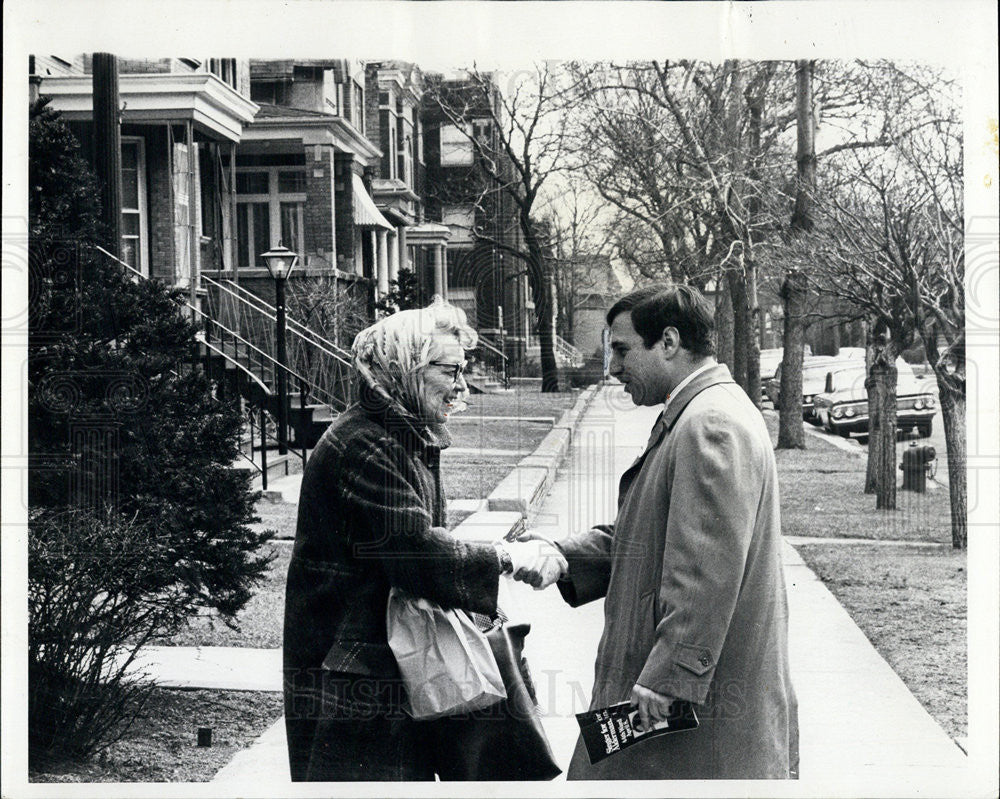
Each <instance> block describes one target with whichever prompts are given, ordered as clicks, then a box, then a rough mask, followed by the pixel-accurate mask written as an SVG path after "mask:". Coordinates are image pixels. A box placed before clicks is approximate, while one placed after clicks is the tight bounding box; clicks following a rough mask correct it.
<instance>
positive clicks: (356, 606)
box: [284, 301, 552, 781]
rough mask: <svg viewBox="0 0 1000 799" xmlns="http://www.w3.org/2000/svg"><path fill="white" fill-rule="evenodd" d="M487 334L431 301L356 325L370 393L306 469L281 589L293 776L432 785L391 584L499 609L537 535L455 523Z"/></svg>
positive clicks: (486, 612)
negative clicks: (452, 454) (408, 708)
mask: <svg viewBox="0 0 1000 799" xmlns="http://www.w3.org/2000/svg"><path fill="white" fill-rule="evenodd" d="M475 343H476V333H475V331H473V330H472V329H471V328H470V327H468V325H467V324H466V322H465V315H464V313H462V311H461V310H460V309H457V308H455V307H453V306H450V305H447V304H446V303H443V302H440V301H438V302H436V303H435V304H433V305H432V306H431V307H429V308H425V309H422V310H411V311H401V312H399V313H396V314H393V315H392V316H389V317H386V318H385V319H382V320H381V321H379V322H377V323H376V324H374V325H372V326H371V327H369V328H367V329H365V330H363V331H361V333H359V334H358V336H357V338H356V339H355V341H354V347H353V361H354V364H353V365H354V368H355V370H356V372H357V376H358V379H359V395H360V399H359V401H358V403H357V404H355V405H354V406H352V407H351V408H349V409H348V410H347V411H345V412H344V413H343V414H342V415H341V416H340V417H339V418H338V419H337V420H336V421H335V422H334V423H333V424H332V425H331V426H330V428H329V429H328V430H327V431H326V433H325V434H324V436H323V438H322V439H321V440H320V442H319V443H318V444H317V446H316V448H315V450H314V451H313V453H312V456H311V457H310V459H309V462H308V464H307V465H306V470H305V474H304V475H303V480H302V490H301V495H300V500H299V503H300V504H299V516H298V527H297V529H296V533H295V547H294V550H293V552H292V559H291V564H290V566H289V570H288V585H287V590H286V594H285V640H284V672H285V723H286V732H287V736H288V754H289V762H290V765H291V773H292V780H294V781H300V780H325V781H338V780H340V781H343V780H433V779H434V760H433V751H432V745H431V741H432V737H433V736H431V735H430V734H429V729H428V723H426V722H418V721H414V720H413V719H411V718H410V717H409V716H407V715H406V713H405V712H404V711H403V709H402V708H403V705H404V700H405V692H404V689H403V687H402V683H401V681H400V677H399V671H398V668H397V666H396V662H395V660H394V658H393V655H392V651H391V650H390V648H389V646H388V643H387V637H386V605H387V600H388V596H389V590H390V588H392V587H398V588H400V589H402V590H404V591H406V592H407V593H408V594H410V595H414V596H420V597H425V598H427V599H429V600H432V601H434V602H437V603H438V604H440V605H441V606H443V607H454V608H463V609H465V610H467V611H470V612H471V613H473V614H481V617H479V618H480V620H482V618H483V617H485V620H486V622H487V623H488V622H489V619H490V618H493V617H495V616H496V613H497V605H496V602H497V587H498V580H499V577H500V575H501V574H503V573H507V572H512V571H514V570H515V569H519V568H521V567H522V566H523V567H525V568H530V567H531V566H532V565H533V564H535V563H537V559H538V558H540V557H545V556H546V555H547V556H552V553H551V552H547V553H546V552H543V551H542V550H541V549H540V544H539V542H530V543H513V544H505V545H501V544H496V545H491V544H488V543H482V544H478V543H467V542H463V541H459V540H457V539H456V538H454V537H453V536H451V535H450V534H449V533H448V532H447V530H446V529H445V527H444V525H445V501H444V492H443V490H442V486H441V475H440V466H439V464H440V451H441V447H442V446H446V445H447V444H446V442H447V433H446V432H445V430H444V423H445V421H446V420H447V418H448V414H449V412H451V411H452V410H453V409H455V408H456V407H457V405H458V404H459V403H460V402H461V401H462V399H463V397H464V395H465V394H466V392H467V386H466V384H465V380H464V378H463V376H462V372H463V369H464V367H465V350H467V349H471V348H472V347H474V346H475Z"/></svg>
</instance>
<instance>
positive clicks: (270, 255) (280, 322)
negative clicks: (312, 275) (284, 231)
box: [260, 242, 299, 455]
mask: <svg viewBox="0 0 1000 799" xmlns="http://www.w3.org/2000/svg"><path fill="white" fill-rule="evenodd" d="M260 257H261V258H263V259H264V263H265V264H266V265H267V271H268V272H270V274H271V277H272V278H274V307H275V314H274V317H275V349H276V353H275V355H276V360H277V362H278V368H277V369H275V372H276V373H277V374H276V380H275V382H276V384H277V389H278V454H279V455H285V454H286V453H287V452H288V375H287V372H286V370H287V368H288V353H287V351H286V349H285V281H286V280H287V279H288V276H289V275H290V274H291V273H292V269H294V268H295V264H296V263H297V262H298V259H299V256H298V255H296V254H295V253H294V252H292V251H291V250H289V249H288V248H287V247H282V246H281V242H278V246H277V247H273V248H271V249H270V250H268V251H267V252H265V253H262V254H261V256H260Z"/></svg>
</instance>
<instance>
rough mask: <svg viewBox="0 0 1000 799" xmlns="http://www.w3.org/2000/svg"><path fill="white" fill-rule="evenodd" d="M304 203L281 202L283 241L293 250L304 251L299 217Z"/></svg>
mask: <svg viewBox="0 0 1000 799" xmlns="http://www.w3.org/2000/svg"><path fill="white" fill-rule="evenodd" d="M301 209H302V203H281V243H282V244H284V245H285V246H286V247H287V248H288V249H290V250H291V251H292V252H297V253H301V252H302V231H301V230H300V229H299V218H300V212H301Z"/></svg>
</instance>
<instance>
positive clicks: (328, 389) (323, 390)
mask: <svg viewBox="0 0 1000 799" xmlns="http://www.w3.org/2000/svg"><path fill="white" fill-rule="evenodd" d="M203 279H204V280H205V282H206V283H208V284H210V285H211V286H213V287H215V288H216V289H218V290H219V291H220V292H221V293H222V294H225V295H226V296H228V297H230V298H231V300H232V302H233V303H235V304H236V307H238V308H239V309H241V310H246V311H250V312H252V313H251V314H249V316H248V317H247V319H246V321H247V322H248V323H249V324H250V325H251V326H253V325H255V324H256V323H255V321H254V320H255V319H260V318H264V319H266V320H267V321H268V322H270V323H274V322H275V321H276V317H275V316H274V315H272V314H270V313H268V311H267V310H265V308H270V309H272V310H274V306H272V305H270V304H269V303H267V302H265V301H264V300H263V299H261V298H260V297H258V296H257V295H256V294H254V293H253V292H252V291H249V290H248V289H245V288H243V287H242V286H239V285H238V284H236V283H233V282H232V281H228V280H227V281H226V282H227V283H229V284H230V285H232V286H233V287H234V288H236V289H237V290H238V291H239V293H236V292H234V291H232V290H231V289H229V288H227V287H226V286H225V285H223V284H222V283H220V282H219V281H216V280H214V279H213V278H210V277H207V276H204V275H203ZM222 294H220V297H221V296H222ZM243 295H245V296H243ZM220 310H221V308H220ZM237 313H240V312H239V311H237ZM254 314H256V315H257V316H254ZM240 316H241V318H242V314H240ZM286 320H287V317H286ZM287 321H290V322H291V323H292V325H293V327H291V328H289V327H286V332H290V333H292V334H293V335H294V336H295V338H296V339H297V340H298V341H299V342H300V343H301V344H303V345H305V346H306V348H307V350H311V351H313V352H315V353H317V354H318V355H320V356H321V357H322V356H325V357H326V358H328V359H330V360H331V363H329V364H328V366H329V367H330V368H332V369H334V370H336V373H337V374H340V377H335V378H334V382H335V383H339V384H340V391H341V392H342V393H343V395H344V397H343V398H342V397H341V396H338V393H337V388H336V387H335V386H326V385H325V384H324V382H323V380H322V379H318V380H314V379H311V378H309V377H301V375H299V377H300V379H302V380H305V382H306V383H307V384H308V385H309V386H310V388H311V391H312V393H313V394H314V395H315V396H316V397H317V398H318V399H320V400H321V401H323V402H324V403H326V404H327V405H329V406H330V407H331V408H332V409H338V408H339V409H341V410H343V409H344V408H346V407H347V406H348V405H349V404H350V391H351V389H350V382H349V380H347V379H345V377H344V376H343V375H344V373H348V374H349V373H350V371H351V364H350V363H349V362H348V360H347V359H346V358H345V357H344V355H341V354H339V353H340V352H342V351H341V350H339V348H337V347H336V345H334V344H332V342H329V341H328V340H327V339H325V338H324V337H323V336H321V335H319V334H318V333H316V332H315V331H314V330H312V329H311V328H309V327H306V326H305V325H302V324H301V323H300V322H298V321H297V320H294V319H291V320H287ZM240 327H241V328H242V327H243V325H242V324H240ZM298 328H301V330H299V329H298ZM266 330H267V331H268V332H267V333H266V334H265V335H271V333H272V330H273V328H271V327H270V326H266ZM302 331H305V333H303V332H302ZM248 335H249V334H248ZM320 342H325V343H326V344H330V346H332V347H334V348H335V349H336V350H337V351H332V350H330V349H329V348H328V347H326V346H325V345H324V343H320ZM328 371H329V370H328V369H323V374H326V373H327V372H328Z"/></svg>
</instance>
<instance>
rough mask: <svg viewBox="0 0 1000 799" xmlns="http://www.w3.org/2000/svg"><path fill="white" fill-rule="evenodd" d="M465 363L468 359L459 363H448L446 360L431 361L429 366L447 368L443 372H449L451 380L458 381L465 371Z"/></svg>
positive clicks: (466, 363)
mask: <svg viewBox="0 0 1000 799" xmlns="http://www.w3.org/2000/svg"><path fill="white" fill-rule="evenodd" d="M467 365H468V361H462V362H461V363H449V362H448V361H431V366H444V367H445V368H446V369H448V372H445V374H449V373H450V376H451V380H452V382H453V383H457V382H458V379H459V378H460V377H461V376H462V375H463V373H464V372H465V367H466V366H467Z"/></svg>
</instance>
